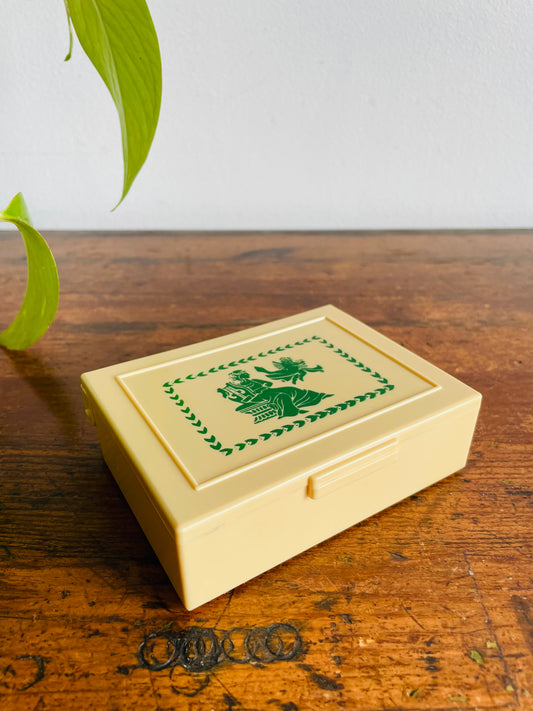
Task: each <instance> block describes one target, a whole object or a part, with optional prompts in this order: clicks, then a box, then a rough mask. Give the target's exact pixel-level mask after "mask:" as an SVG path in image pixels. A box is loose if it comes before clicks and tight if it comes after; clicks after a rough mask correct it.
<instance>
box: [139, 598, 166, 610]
mask: <svg viewBox="0 0 533 711" xmlns="http://www.w3.org/2000/svg"><path fill="white" fill-rule="evenodd" d="M143 607H144V609H145V610H166V611H167V612H170V610H169V609H168V605H167V604H166V603H165V602H163V600H150V601H149V602H144V603H143Z"/></svg>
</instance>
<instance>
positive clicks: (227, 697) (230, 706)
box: [224, 694, 240, 711]
mask: <svg viewBox="0 0 533 711" xmlns="http://www.w3.org/2000/svg"><path fill="white" fill-rule="evenodd" d="M224 703H226V704H227V705H228V708H227V711H232V709H233V707H234V706H240V703H239V702H238V701H237V699H236V698H235V697H234V696H230V695H229V694H224Z"/></svg>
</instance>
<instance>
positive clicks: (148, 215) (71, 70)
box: [0, 0, 533, 229]
mask: <svg viewBox="0 0 533 711" xmlns="http://www.w3.org/2000/svg"><path fill="white" fill-rule="evenodd" d="M148 2H149V6H150V9H151V11H152V16H153V18H154V22H155V25H156V28H157V30H158V34H159V39H160V44H161V51H162V57H163V65H164V66H163V70H164V89H163V91H164V96H163V105H162V111H161V118H160V124H159V129H158V132H157V134H156V139H155V142H154V145H153V147H152V151H151V153H150V156H149V158H148V161H147V163H146V164H145V166H144V168H143V170H142V171H141V173H140V175H139V177H138V178H137V181H136V183H135V184H134V186H133V188H132V190H131V192H130V194H129V196H128V198H127V199H126V201H125V202H124V203H123V204H122V205H121V206H120V207H119V208H118V210H117V211H116V212H113V213H111V212H110V209H111V208H112V207H113V205H114V204H115V202H116V201H117V199H118V197H119V196H120V192H121V185H122V163H121V144H120V136H119V126H118V119H117V117H116V114H115V109H114V106H113V104H112V101H111V98H110V97H109V96H108V94H107V92H106V89H105V87H104V86H103V84H102V82H101V80H100V78H99V77H98V76H97V74H96V72H95V71H94V70H93V69H92V67H91V65H90V64H89V62H88V60H87V59H86V58H85V56H84V54H83V52H82V50H81V48H80V47H79V45H76V46H75V50H74V56H73V59H72V61H71V62H68V63H64V62H63V57H64V55H65V54H66V51H67V45H68V37H67V26H66V20H65V14H64V8H63V2H62V1H61V0H2V3H1V11H2V12H1V18H2V19H1V23H0V87H1V103H0V206H1V207H4V206H5V205H7V203H8V202H9V200H10V199H11V197H12V196H13V195H14V194H15V193H16V192H18V191H19V190H20V191H22V192H23V193H24V195H25V197H26V201H27V203H28V205H29V207H30V212H31V213H32V217H33V220H34V222H35V224H36V226H38V227H39V228H42V229H54V228H83V229H88V228H94V229H152V228H172V229H190V228H193V229H233V228H242V229H246V228H259V229H271V228H281V229H283V228H292V229H295V228H296V229H297V228H304V229H307V228H389V227H390V228H418V227H420V228H430V227H507V226H516V227H531V226H532V225H533V3H532V2H531V0H148Z"/></svg>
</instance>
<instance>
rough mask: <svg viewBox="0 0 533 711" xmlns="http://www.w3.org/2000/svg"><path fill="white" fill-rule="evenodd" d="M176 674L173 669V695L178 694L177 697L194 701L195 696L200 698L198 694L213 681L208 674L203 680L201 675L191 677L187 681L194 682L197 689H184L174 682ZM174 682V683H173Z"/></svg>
mask: <svg viewBox="0 0 533 711" xmlns="http://www.w3.org/2000/svg"><path fill="white" fill-rule="evenodd" d="M174 672H175V669H172V670H171V672H170V680H171V684H170V690H171V691H172V693H173V694H176V695H177V696H187V698H189V699H192V698H193V697H195V696H198V694H199V693H200V692H201V691H203V690H204V689H205V688H206V686H208V685H209V682H210V681H211V677H210V676H209V674H206V675H205V676H204V677H203V679H202V678H201V677H200V676H199V675H196V674H195V675H193V676H189V677H188V679H187V681H188V682H192V683H193V684H196V687H195V688H187V689H185V688H183V687H178V686H177V684H176V682H175V681H174ZM173 681H174V683H172V682H173Z"/></svg>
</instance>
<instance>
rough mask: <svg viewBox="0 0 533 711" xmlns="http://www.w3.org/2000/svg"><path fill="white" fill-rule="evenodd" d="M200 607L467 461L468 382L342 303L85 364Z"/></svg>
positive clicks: (110, 452) (173, 560) (114, 452)
mask: <svg viewBox="0 0 533 711" xmlns="http://www.w3.org/2000/svg"><path fill="white" fill-rule="evenodd" d="M82 390H83V395H84V400H85V407H86V412H87V416H88V417H89V419H90V420H91V421H92V422H93V423H94V424H96V428H97V431H98V437H99V439H100V443H101V446H102V450H103V454H104V458H105V460H106V462H107V464H108V465H109V468H110V469H111V471H112V472H113V475H114V476H115V478H116V480H117V482H118V484H119V486H120V488H121V489H122V492H123V493H124V496H125V497H126V499H127V501H128V503H129V505H130V506H131V508H132V509H133V512H134V513H135V516H136V517H137V519H138V521H139V522H140V524H141V526H142V527H143V529H144V532H145V533H146V536H147V537H148V539H149V541H150V543H151V544H152V546H153V548H154V550H155V552H156V553H157V555H158V557H159V559H160V561H161V563H162V565H163V567H164V568H165V570H166V572H167V574H168V576H169V578H170V580H171V581H172V583H173V585H174V587H175V588H176V590H177V592H178V594H179V596H180V597H181V599H182V601H183V603H184V605H185V607H187V608H188V609H192V608H194V607H197V606H198V605H201V604H203V603H205V602H207V601H208V600H211V599H212V598H214V597H216V596H217V595H220V594H221V593H224V592H226V591H228V590H230V589H231V588H233V587H235V586H236V585H239V584H240V583H243V582H244V581H246V580H248V579H250V578H252V577H254V576H255V575H258V574H259V573H262V572H263V571H265V570H268V569H269V568H271V567H272V566H275V565H277V564H278V563H281V562H283V561H285V560H287V559H288V558H290V557H291V556H294V555H296V554H297V553H300V552H301V551H304V550H305V549H307V548H310V547H311V546H313V545H315V544H316V543H319V542H320V541H323V540H324V539H326V538H328V537H329V536H333V535H334V534H336V533H338V532H339V531H342V530H343V529H345V528H347V527H349V526H352V525H353V524H355V523H357V522H358V521H361V520H362V519H365V518H367V517H368V516H371V515H372V514H374V513H376V512H378V511H381V510H382V509H384V508H386V507H387V506H390V505H391V504H394V503H396V502H397V501H400V500H401V499H403V498H405V497H406V496H409V495H410V494H413V493H414V492H416V491H419V490H420V489H422V488H424V487H426V486H428V485H429V484H432V483H433V482H436V481H437V480H439V479H442V478H443V477H445V476H447V475H449V474H451V473H452V472H455V471H457V470H458V469H461V467H463V466H464V464H465V462H466V459H467V456H468V450H469V447H470V442H471V439H472V435H473V431H474V426H475V423H476V418H477V414H478V410H479V406H480V402H481V396H480V395H479V393H477V392H475V391H474V390H472V389H471V388H469V387H467V386H466V385H464V384H463V383H461V382H459V381H458V380H456V379H455V378H453V377H451V376H450V375H447V374H446V373H444V372H443V371H442V370H439V369H438V368H436V367H434V366H433V365H430V363H428V362H427V361H425V360H423V359H422V358H419V357H418V356H416V355H414V354H413V353H410V352H409V351H407V350H406V349H405V348H403V347H401V346H399V345H398V344H397V343H394V342H393V341H391V340H389V339H388V338H386V337H384V336H382V335H380V334H379V333H377V332H376V331H374V330H373V329H372V328H369V327H368V326H365V325H364V324H362V323H361V322H359V321H357V320H355V319H354V318H351V317H350V316H348V315H347V314H345V313H343V312H342V311H339V310H338V309H337V308H335V307H333V306H324V307H322V308H318V309H315V310H313V311H308V312H306V313H303V314H300V315H298V316H294V317H291V318H286V319H282V320H281V321H275V322H273V323H269V324H266V325H264V326H259V327H257V328H251V329H248V330H246V331H240V332H239V333H234V334H231V335H229V336H224V337H222V338H215V339H214V340H210V341H205V342H203V343H198V344H196V345H192V346H187V347H185V348H178V349H177V350H172V351H168V352H166V353H158V354H157V355H153V356H149V357H146V358H140V359H139V360H133V361H130V362H128V363H121V364H119V365H113V366H110V367H108V368H102V369H101V370H95V371H93V372H90V373H85V374H84V375H82Z"/></svg>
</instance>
